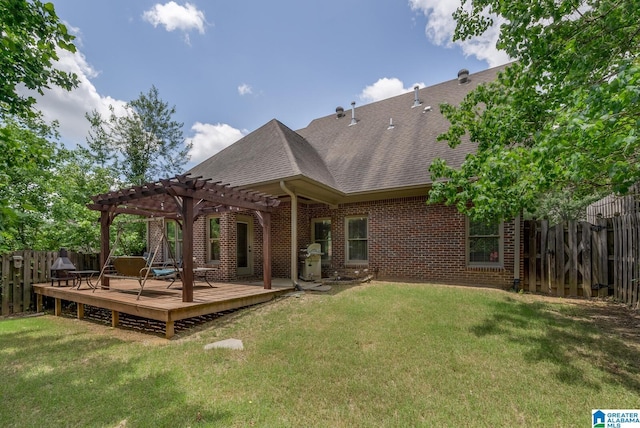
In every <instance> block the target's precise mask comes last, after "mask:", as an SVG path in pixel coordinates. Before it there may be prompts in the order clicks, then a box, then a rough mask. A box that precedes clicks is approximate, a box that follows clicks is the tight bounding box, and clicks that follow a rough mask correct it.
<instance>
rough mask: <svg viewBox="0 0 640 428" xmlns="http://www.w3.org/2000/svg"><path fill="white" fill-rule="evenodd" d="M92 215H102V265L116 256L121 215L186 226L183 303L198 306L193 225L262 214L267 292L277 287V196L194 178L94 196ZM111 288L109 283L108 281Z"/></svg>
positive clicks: (106, 281)
mask: <svg viewBox="0 0 640 428" xmlns="http://www.w3.org/2000/svg"><path fill="white" fill-rule="evenodd" d="M91 199H92V200H93V203H92V204H89V205H87V206H88V207H89V208H90V209H92V210H97V211H100V241H101V242H100V263H101V265H102V266H104V264H105V263H106V262H107V258H108V256H109V253H110V244H109V239H110V226H111V224H112V222H113V219H114V218H115V217H116V216H117V215H118V214H134V215H139V216H144V217H164V218H168V219H173V220H176V221H177V222H178V223H179V224H180V225H181V226H182V239H183V250H182V263H183V264H182V283H183V286H182V301H183V302H193V223H194V221H195V220H196V219H197V218H198V217H200V216H203V215H209V214H215V213H224V212H232V211H246V210H249V211H253V212H255V213H256V215H257V217H258V219H259V221H260V225H261V226H262V231H263V233H262V236H263V278H264V288H265V289H270V288H271V212H273V210H274V208H275V207H277V206H278V205H279V204H280V201H279V200H278V199H276V198H274V197H272V196H269V195H266V194H264V193H260V192H254V191H250V190H241V189H237V188H233V187H230V186H229V185H225V184H221V183H219V182H217V183H214V182H211V181H210V180H208V179H203V178H202V177H192V176H191V175H189V174H186V175H177V176H175V177H173V178H167V179H164V180H159V181H157V182H150V183H146V184H143V185H140V186H133V187H129V188H125V189H120V190H117V191H114V192H108V193H104V194H101V195H96V196H92V197H91ZM101 285H102V287H103V288H109V278H108V277H104V276H103V277H102V284H101Z"/></svg>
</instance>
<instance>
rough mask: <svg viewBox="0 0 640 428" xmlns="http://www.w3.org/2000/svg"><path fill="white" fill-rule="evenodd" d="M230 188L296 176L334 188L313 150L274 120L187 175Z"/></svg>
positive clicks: (333, 182)
mask: <svg viewBox="0 0 640 428" xmlns="http://www.w3.org/2000/svg"><path fill="white" fill-rule="evenodd" d="M189 172H190V173H191V174H192V175H194V176H203V177H205V178H212V179H213V180H214V181H222V182H224V183H227V184H231V185H232V186H246V185H249V184H255V183H263V182H268V181H273V180H281V179H286V178H290V177H297V176H300V175H304V176H307V177H309V178H311V179H313V180H315V181H318V182H320V183H324V184H327V185H328V186H331V187H334V188H335V187H336V185H335V181H334V179H333V177H332V176H331V174H330V173H329V171H328V170H327V167H326V166H325V163H324V162H323V161H322V159H321V158H320V156H319V155H318V153H317V152H316V150H315V149H314V148H313V147H311V146H310V145H309V143H308V142H307V141H306V140H305V139H304V138H302V137H301V136H300V135H299V134H297V133H296V132H294V131H292V130H291V129H289V128H288V127H287V126H285V125H284V124H282V123H281V122H279V121H278V120H276V119H272V120H270V121H269V122H267V123H266V124H264V125H263V126H261V127H260V128H258V129H257V130H255V131H253V132H252V133H250V134H248V135H246V136H245V137H243V138H241V139H240V140H238V141H236V142H235V143H234V144H232V145H230V146H229V147H227V148H225V149H224V150H222V151H220V152H219V153H217V154H216V155H214V156H212V157H210V158H209V159H207V160H205V161H204V162H202V163H200V164H199V165H197V166H195V167H194V168H192V169H191V171H189Z"/></svg>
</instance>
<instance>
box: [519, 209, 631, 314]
mask: <svg viewBox="0 0 640 428" xmlns="http://www.w3.org/2000/svg"><path fill="white" fill-rule="evenodd" d="M523 241H524V242H523V243H524V272H523V273H524V275H523V283H524V289H525V290H527V291H531V292H538V293H546V294H552V295H556V296H562V297H564V296H582V297H596V296H599V297H605V296H612V297H614V298H615V299H616V300H617V301H620V302H623V303H625V304H627V305H628V306H630V307H632V308H634V309H638V308H639V305H640V302H639V298H640V296H639V294H640V293H639V288H640V279H639V278H640V214H637V213H634V214H628V215H621V216H617V217H613V218H610V219H597V220H596V224H591V223H588V222H569V223H565V224H559V225H554V226H550V225H549V224H548V222H547V221H544V220H542V221H526V222H525V224H524V240H523Z"/></svg>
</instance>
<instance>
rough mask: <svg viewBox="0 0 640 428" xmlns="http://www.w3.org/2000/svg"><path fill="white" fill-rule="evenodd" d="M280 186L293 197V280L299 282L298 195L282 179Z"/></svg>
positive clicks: (294, 283)
mask: <svg viewBox="0 0 640 428" xmlns="http://www.w3.org/2000/svg"><path fill="white" fill-rule="evenodd" d="M280 188H281V189H282V190H284V191H285V192H286V193H287V195H289V196H290V197H291V282H292V283H293V285H296V284H297V283H298V197H297V196H296V194H295V193H294V192H293V191H291V189H289V188H288V187H287V185H286V184H285V183H284V181H283V180H281V181H280Z"/></svg>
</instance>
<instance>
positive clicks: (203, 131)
mask: <svg viewBox="0 0 640 428" xmlns="http://www.w3.org/2000/svg"><path fill="white" fill-rule="evenodd" d="M191 130H192V131H194V132H195V135H194V136H193V137H190V138H187V141H186V142H187V143H191V144H193V147H192V149H191V151H190V152H189V154H190V155H191V162H192V163H194V164H198V163H200V162H202V161H203V160H205V159H208V158H209V157H211V156H213V155H215V154H216V153H218V152H219V151H220V150H222V149H224V148H225V147H227V146H230V145H231V144H233V143H235V142H236V141H238V140H239V139H240V138H242V137H244V136H245V135H246V134H247V133H248V131H247V130H239V129H236V128H234V127H232V126H229V125H227V124H226V123H217V124H215V125H212V124H210V123H201V122H196V123H195V124H194V125H193V126H192V127H191Z"/></svg>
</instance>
